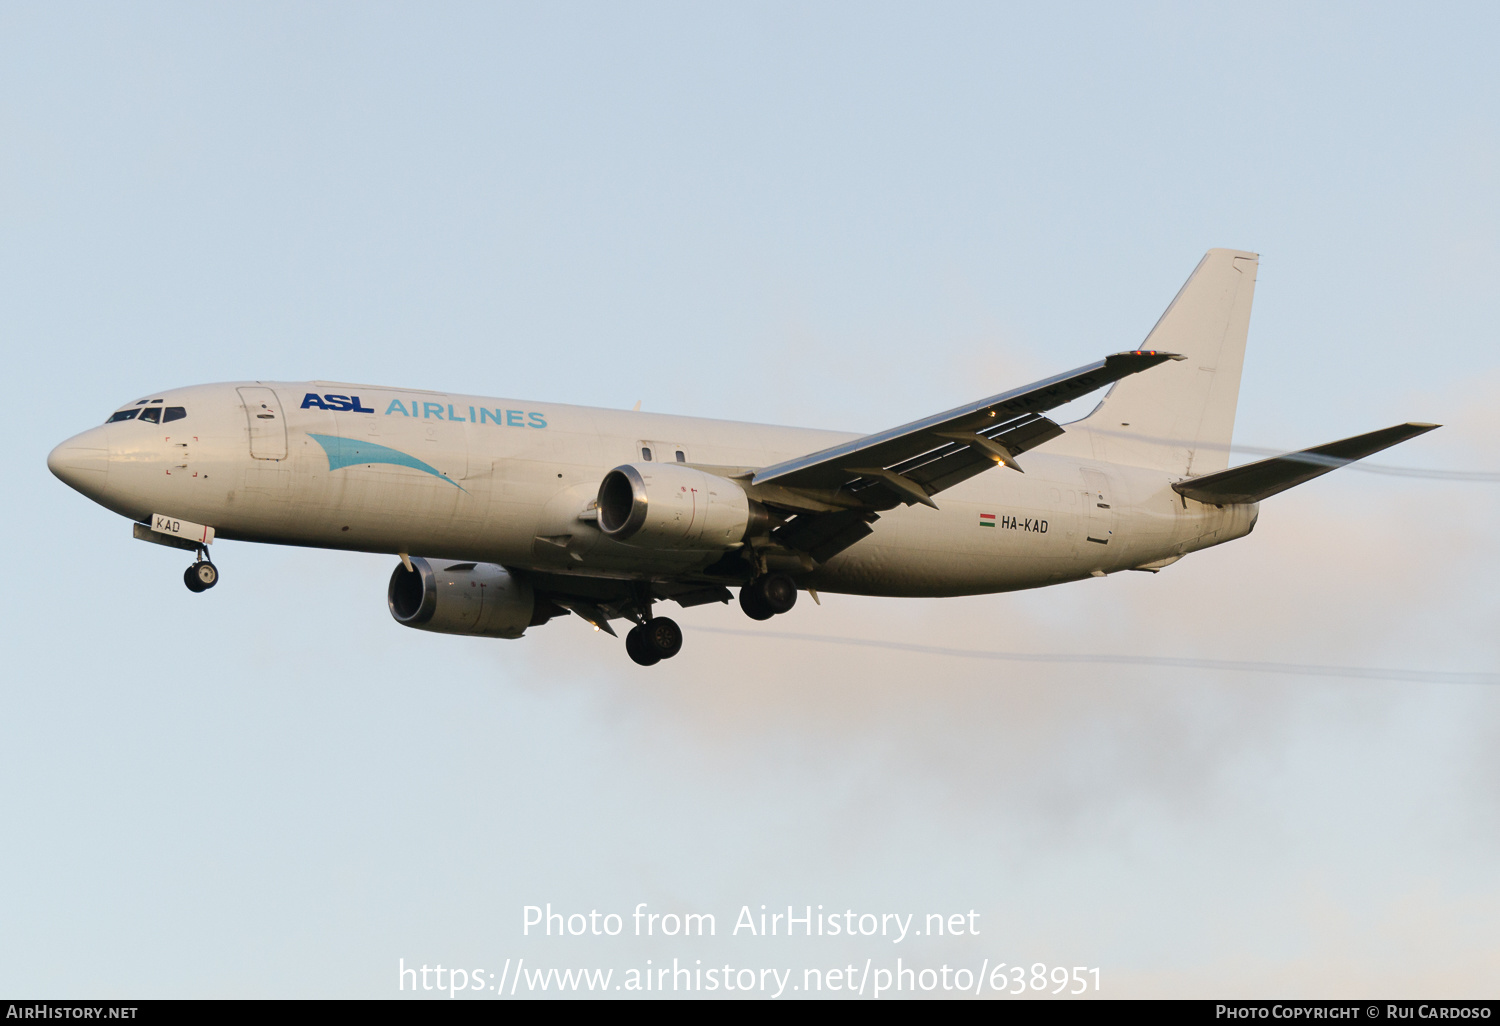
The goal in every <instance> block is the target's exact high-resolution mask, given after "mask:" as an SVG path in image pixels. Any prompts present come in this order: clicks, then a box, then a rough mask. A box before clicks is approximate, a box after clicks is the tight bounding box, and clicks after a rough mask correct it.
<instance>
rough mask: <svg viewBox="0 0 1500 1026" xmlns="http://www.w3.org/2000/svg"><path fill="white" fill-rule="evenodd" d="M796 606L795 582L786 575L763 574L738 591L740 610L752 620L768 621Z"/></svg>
mask: <svg viewBox="0 0 1500 1026" xmlns="http://www.w3.org/2000/svg"><path fill="white" fill-rule="evenodd" d="M796 604H797V582H796V581H794V580H792V579H791V578H790V577H788V576H787V575H786V574H765V575H763V576H761V577H757V578H756V579H755V580H753V581H751V582H750V583H749V584H747V585H745V586H744V587H743V588H741V589H740V608H741V609H743V610H744V611H745V615H746V616H748V617H750V619H752V620H769V619H770V618H771V617H773V616H776V615H777V614H778V613H785V612H787V611H788V610H790V609H791V608H792V607H793V606H795V605H796Z"/></svg>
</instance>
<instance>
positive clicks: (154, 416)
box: [141, 406, 161, 424]
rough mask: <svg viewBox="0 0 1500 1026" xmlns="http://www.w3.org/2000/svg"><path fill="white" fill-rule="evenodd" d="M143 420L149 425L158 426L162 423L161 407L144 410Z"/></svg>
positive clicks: (142, 413)
mask: <svg viewBox="0 0 1500 1026" xmlns="http://www.w3.org/2000/svg"><path fill="white" fill-rule="evenodd" d="M141 419H142V420H144V421H145V422H146V423H148V424H158V423H160V422H161V407H160V406H152V407H150V408H148V409H144V410H142V411H141Z"/></svg>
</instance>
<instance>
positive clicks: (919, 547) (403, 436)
mask: <svg viewBox="0 0 1500 1026" xmlns="http://www.w3.org/2000/svg"><path fill="white" fill-rule="evenodd" d="M1257 261H1258V258H1257V256H1256V255H1255V254H1253V253H1243V252H1238V251H1235V250H1227V249H1215V250H1210V251H1209V252H1208V254H1207V255H1206V256H1204V258H1203V260H1202V261H1201V262H1200V263H1199V264H1198V267H1197V269H1196V270H1195V271H1194V272H1193V274H1192V276H1191V277H1190V278H1189V279H1188V281H1187V284H1185V285H1184V286H1183V287H1182V290H1181V291H1180V292H1179V293H1178V294H1177V298H1176V299H1174V300H1173V302H1172V305H1171V306H1169V307H1168V308H1167V312H1166V313H1165V314H1163V315H1162V317H1161V320H1160V321H1158V322H1157V324H1156V327H1155V328H1154V329H1152V331H1151V333H1150V335H1149V336H1148V337H1147V339H1146V341H1145V342H1144V343H1143V344H1142V347H1141V348H1140V349H1135V350H1131V351H1129V352H1123V353H1116V354H1114V355H1112V356H1108V357H1106V358H1105V359H1103V360H1100V361H1098V362H1096V363H1092V364H1089V365H1088V366H1086V367H1080V368H1078V369H1077V370H1072V371H1068V372H1067V373H1065V374H1059V375H1057V376H1056V377H1052V378H1048V379H1047V380H1045V381H1040V382H1037V383H1036V384H1032V385H1027V386H1025V387H1024V388H1018V389H1015V390H1014V391H1010V392H1004V393H1002V394H1000V395H996V396H991V397H990V398H988V399H981V400H979V401H978V402H974V403H969V404H967V405H964V406H960V407H958V408H956V409H952V410H948V411H946V412H944V413H938V414H935V415H933V416H931V417H926V418H924V419H922V420H918V421H915V422H913V423H910V424H903V425H902V426H900V427H895V428H891V429H890V430H887V431H881V432H878V433H876V434H873V435H865V436H855V435H851V434H844V433H839V432H833V431H814V430H806V429H800V428H787V427H770V426H767V425H763V424H742V423H734V422H730V421H722V420H704V419H699V418H692V417H674V416H665V415H661V414H651V413H641V412H636V411H624V410H606V409H594V408H588V407H580V406H564V405H560V404H557V403H542V402H530V401H520V400H513V399H492V398H483V397H478V396H471V395H458V394H449V393H446V392H424V391H417V390H414V389H397V388H380V387H375V386H371V385H350V384H337V383H333V382H326V381H311V382H265V381H249V382H232V383H228V384H217V385H199V386H195V387H191V388H180V389H174V390H172V391H168V392H160V393H157V394H155V395H151V396H148V397H146V398H144V399H140V400H137V401H135V402H133V403H131V404H129V405H127V406H124V407H122V408H121V409H119V410H117V411H115V412H114V413H113V414H112V415H111V416H110V417H109V418H108V420H107V421H106V422H105V423H104V424H103V425H102V426H100V427H95V428H92V429H90V430H88V431H85V432H83V433H82V434H80V435H76V436H74V437H73V438H70V439H68V440H67V441H66V442H64V443H62V444H61V445H59V446H58V447H57V448H56V449H54V450H53V451H52V453H51V455H50V456H49V457H48V460H47V465H48V466H49V467H50V468H51V470H52V472H53V473H54V474H56V475H57V476H58V477H59V478H61V479H62V480H63V481H64V482H66V483H67V484H68V485H70V486H71V487H73V488H75V489H77V490H78V491H80V492H82V493H83V494H84V495H86V496H88V497H89V498H91V499H93V500H94V501H95V502H98V503H100V504H101V505H103V506H105V507H107V508H109V509H111V510H114V511H115V512H116V513H119V514H121V515H122V516H126V517H129V518H130V519H131V520H133V521H135V525H134V533H135V537H137V538H139V539H142V540H144V541H153V542H159V543H161V544H164V545H170V546H176V547H179V548H184V549H189V550H192V551H194V552H195V553H196V554H197V556H196V559H195V561H194V563H193V564H192V565H191V566H189V567H188V568H187V571H186V573H185V580H186V582H187V586H188V587H189V588H191V589H192V590H193V591H203V590H204V589H207V588H211V587H213V586H214V584H215V583H217V581H218V576H219V575H218V570H217V568H216V567H215V566H214V564H213V563H212V562H210V561H209V559H208V546H209V545H210V544H211V543H212V542H213V540H214V539H215V538H230V539H236V540H241V541H256V542H271V543H276V544H283V545H310V546H320V547H323V548H335V549H352V550H357V551H363V552H384V553H391V554H393V555H398V556H399V557H400V560H401V562H400V564H399V565H398V566H397V567H396V568H395V570H394V572H393V573H392V575H391V580H390V586H389V588H388V589H387V600H388V603H389V606H390V611H391V615H392V616H393V617H395V619H396V621H397V622H398V623H401V624H404V625H405V626H408V627H415V628H419V629H421V630H429V631H438V632H443V633H449V634H467V635H480V636H484V637H495V638H519V637H520V636H521V635H522V634H523V633H525V631H526V629H527V628H528V627H534V626H538V625H540V624H543V623H546V622H547V621H548V620H550V619H552V618H553V617H556V616H560V615H564V614H566V613H569V612H571V613H573V614H576V615H577V616H579V617H581V618H582V619H584V620H586V621H587V622H589V623H591V624H593V625H594V626H595V627H596V628H598V629H599V630H602V631H605V632H608V633H609V634H611V635H613V634H614V633H615V632H614V630H613V628H612V627H611V625H610V621H611V620H614V619H619V618H625V619H628V620H631V621H634V623H635V624H636V626H635V627H634V628H633V629H632V630H630V631H629V632H628V633H627V635H626V638H625V647H626V650H627V651H628V653H629V654H630V657H631V658H632V659H634V660H635V661H636V662H637V663H640V664H642V665H645V666H649V665H652V664H653V663H656V662H658V661H660V660H662V659H667V658H670V657H671V656H674V655H676V654H677V652H678V651H679V649H680V648H681V647H682V631H681V629H680V628H679V627H678V626H677V624H676V623H675V622H673V621H672V620H671V619H670V618H668V617H665V616H656V615H654V614H653V612H652V610H653V606H654V604H655V603H656V602H659V601H663V600H671V601H674V602H677V603H678V604H679V605H682V606H695V605H699V604H702V603H708V602H728V601H729V600H730V599H731V598H732V595H731V592H730V588H732V587H737V588H738V589H739V602H740V606H741V608H743V610H744V611H745V612H746V613H747V614H749V616H751V617H752V618H753V619H756V620H765V619H769V618H770V617H772V616H774V615H776V614H778V613H784V612H786V611H787V610H789V609H791V608H792V606H793V604H794V603H795V602H796V600H797V595H798V592H799V591H803V590H805V591H807V592H808V593H809V594H810V595H811V596H812V597H813V599H814V600H816V599H817V597H818V593H819V592H844V593H851V594H861V595H901V596H951V595H978V594H986V593H990V592H1000V591H1013V590H1017V589H1021V588H1036V587H1041V586H1043V585H1049V584H1059V583H1062V582H1064V581H1076V580H1081V579H1085V578H1089V577H1103V576H1105V575H1107V574H1111V573H1114V572H1116V571H1119V570H1149V571H1153V572H1154V571H1158V570H1160V569H1162V568H1163V567H1165V566H1167V565H1168V564H1170V563H1173V562H1176V561H1177V560H1178V559H1181V558H1182V557H1183V556H1184V555H1186V554H1187V553H1189V552H1193V551H1195V550H1197V549H1202V548H1207V547H1208V546H1210V545H1218V544H1220V543H1222V542H1226V541H1231V540H1233V539H1235V538H1240V537H1242V536H1244V535H1246V534H1249V533H1250V530H1251V529H1252V528H1253V527H1254V526H1255V521H1256V516H1257V514H1258V511H1259V506H1258V503H1259V502H1260V500H1262V499H1264V498H1267V497H1268V496H1271V495H1275V494H1276V493H1277V492H1280V491H1283V490H1285V489H1287V488H1290V487H1292V486H1294V485H1297V484H1301V483H1303V482H1304V481H1309V480H1311V479H1313V478H1315V477H1317V476H1319V475H1321V474H1325V473H1327V472H1328V471H1330V470H1332V469H1334V468H1335V467H1338V466H1342V465H1344V464H1346V463H1349V462H1351V461H1353V460H1357V459H1360V458H1362V457H1364V456H1368V455H1370V454H1371V453H1374V452H1378V451H1380V450H1381V449H1384V448H1386V447H1387V446H1391V445H1395V444H1396V443H1398V442H1402V441H1405V440H1406V439H1408V438H1412V437H1414V436H1416V435H1419V434H1422V433H1423V432H1426V431H1430V430H1432V429H1433V428H1434V427H1437V426H1438V425H1435V424H1418V423H1408V424H1399V425H1396V426H1394V427H1389V428H1385V429H1383V430H1380V431H1372V432H1370V433H1369V434H1364V435H1358V436H1355V437H1353V438H1346V439H1343V440H1342V441H1337V442H1331V443H1329V444H1327V445H1320V446H1317V447H1315V448H1312V449H1306V450H1303V451H1301V452H1297V453H1290V454H1287V455H1284V456H1278V457H1275V458H1272V459H1265V460H1261V461H1259V462H1256V463H1250V464H1247V465H1244V466H1239V467H1235V468H1233V469H1229V467H1228V456H1229V443H1230V436H1231V433H1232V431H1233V427H1234V412H1235V404H1236V402H1237V400H1238V395H1239V387H1240V368H1241V365H1242V363H1243V360H1244V353H1245V338H1246V334H1247V332H1248V329H1249V324H1250V303H1251V298H1252V295H1253V293H1254V289H1255V274H1256V268H1257ZM1106 385H1110V386H1112V387H1111V388H1110V390H1109V392H1108V393H1107V394H1106V395H1105V396H1104V399H1103V401H1102V402H1100V403H1099V405H1098V406H1097V407H1096V408H1095V409H1094V411H1093V412H1092V413H1091V414H1090V415H1089V416H1087V417H1085V418H1083V419H1082V420H1079V421H1075V422H1073V423H1070V424H1068V425H1066V427H1064V426H1062V425H1059V424H1057V423H1055V422H1053V421H1051V420H1049V419H1048V418H1047V417H1046V416H1044V415H1043V414H1044V413H1045V411H1047V410H1050V409H1052V408H1054V407H1058V406H1061V405H1063V404H1064V403H1066V402H1069V401H1070V400H1073V399H1077V398H1079V397H1081V396H1084V395H1086V394H1088V393H1089V392H1093V391H1095V390H1096V389H1099V388H1102V387H1104V386H1106ZM1023 454H1024V459H1022V456H1023ZM1023 463H1024V472H1020V473H1018V471H1022V470H1023ZM997 467H998V468H1002V469H1001V470H1000V472H998V473H989V474H987V473H984V472H985V471H988V470H990V469H992V468H997ZM939 497H940V498H941V502H939V501H938V499H939ZM411 553H418V554H419V555H417V556H413V555H411Z"/></svg>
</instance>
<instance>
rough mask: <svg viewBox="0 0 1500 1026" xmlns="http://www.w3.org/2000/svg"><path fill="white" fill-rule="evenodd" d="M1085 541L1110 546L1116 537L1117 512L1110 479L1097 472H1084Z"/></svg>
mask: <svg viewBox="0 0 1500 1026" xmlns="http://www.w3.org/2000/svg"><path fill="white" fill-rule="evenodd" d="M1083 483H1084V484H1085V485H1086V486H1087V490H1086V491H1085V492H1084V493H1083V523H1084V540H1085V543H1086V544H1087V543H1088V542H1092V543H1094V544H1096V545H1108V544H1109V540H1110V539H1111V538H1113V537H1114V536H1115V510H1114V502H1113V501H1112V498H1111V496H1112V493H1111V489H1110V486H1109V478H1107V477H1105V476H1104V474H1103V473H1101V472H1100V471H1097V470H1088V469H1085V470H1084V471H1083Z"/></svg>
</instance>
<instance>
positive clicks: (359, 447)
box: [307, 431, 468, 492]
mask: <svg viewBox="0 0 1500 1026" xmlns="http://www.w3.org/2000/svg"><path fill="white" fill-rule="evenodd" d="M307 437H308V438H311V439H312V440H313V441H315V442H317V443H318V444H319V445H321V446H322V447H323V451H324V452H326V453H327V454H328V469H329V470H340V469H342V468H344V467H352V466H354V465H355V464H358V463H391V464H394V465H396V466H398V467H411V468H412V469H413V470H420V471H422V472H423V473H424V474H431V475H432V476H433V477H439V478H442V479H443V480H444V481H447V482H448V483H449V484H451V485H452V486H453V487H454V488H457V489H458V490H459V491H461V492H467V491H468V489H467V488H465V487H464V486H463V485H461V484H459V483H458V482H457V481H455V480H453V478H451V477H449V476H448V475H447V474H444V473H443V472H442V471H441V470H438V469H437V468H436V467H434V466H432V465H431V464H430V463H423V462H422V461H421V460H419V459H417V458H416V457H415V456H408V455H407V454H406V453H404V452H402V451H401V450H399V449H392V448H389V447H388V446H384V445H377V444H375V443H374V442H366V441H362V440H360V439H357V438H339V437H338V436H337V435H315V434H313V433H312V432H311V431H309V432H308V433H307Z"/></svg>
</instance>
